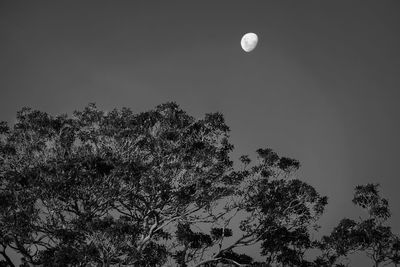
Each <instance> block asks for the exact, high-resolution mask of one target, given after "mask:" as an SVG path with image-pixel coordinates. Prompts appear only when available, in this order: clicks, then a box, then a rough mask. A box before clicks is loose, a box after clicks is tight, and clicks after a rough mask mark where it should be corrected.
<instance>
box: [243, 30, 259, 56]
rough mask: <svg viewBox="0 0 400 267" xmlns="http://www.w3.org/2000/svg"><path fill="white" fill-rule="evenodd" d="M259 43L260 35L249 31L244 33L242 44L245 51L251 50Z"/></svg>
mask: <svg viewBox="0 0 400 267" xmlns="http://www.w3.org/2000/svg"><path fill="white" fill-rule="evenodd" d="M257 43H258V36H257V34H255V33H252V32H249V33H246V34H245V35H243V37H242V40H241V41H240V45H241V46H242V48H243V50H244V51H245V52H251V51H253V50H254V48H256V46H257Z"/></svg>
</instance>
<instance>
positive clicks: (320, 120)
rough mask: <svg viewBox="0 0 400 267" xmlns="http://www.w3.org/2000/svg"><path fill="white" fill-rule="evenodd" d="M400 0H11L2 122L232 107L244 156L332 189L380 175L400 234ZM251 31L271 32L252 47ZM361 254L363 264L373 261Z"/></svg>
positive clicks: (347, 213) (229, 112)
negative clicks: (43, 115) (290, 168)
mask: <svg viewBox="0 0 400 267" xmlns="http://www.w3.org/2000/svg"><path fill="white" fill-rule="evenodd" d="M399 13H400V2H399V1H389V0H387V1H365V0H363V1H232V0H229V1H158V2H156V1H151V0H146V1H47V2H45V1H15V0H13V1H7V0H6V1H1V2H0V120H7V121H9V122H13V121H14V118H15V115H16V111H17V110H19V109H20V108H21V107H23V106H30V107H33V108H37V109H40V110H43V111H47V112H49V113H51V114H59V113H66V112H68V113H69V112H71V111H73V110H75V109H81V108H83V107H84V106H85V105H86V104H87V103H89V102H96V103H97V104H98V106H99V107H100V108H102V109H105V110H111V109H112V108H114V107H117V108H120V107H123V106H127V107H130V108H132V109H133V110H134V111H137V112H140V111H144V110H148V109H151V108H153V107H154V106H156V105H157V104H160V103H163V102H166V101H171V100H172V101H176V102H177V103H178V104H179V105H180V106H181V107H182V108H183V109H184V110H187V111H188V112H189V113H190V114H191V115H194V116H195V117H201V116H203V114H204V113H207V112H214V111H220V112H222V113H223V114H224V115H225V117H226V120H227V123H228V125H229V126H230V127H231V130H232V135H231V137H232V138H231V141H232V143H233V144H234V145H235V148H236V149H235V152H234V154H233V156H234V157H236V158H237V157H238V156H239V155H240V154H250V155H251V154H253V153H254V151H255V150H256V149H257V148H259V147H271V148H273V149H275V150H276V151H277V152H279V153H281V154H283V155H286V156H291V157H294V158H296V159H298V160H300V162H301V163H302V166H303V167H302V171H301V172H300V174H301V176H303V177H304V179H305V180H306V181H308V182H309V183H311V184H312V185H314V186H315V187H316V188H317V189H318V191H320V192H321V193H322V194H326V195H327V196H328V197H329V206H328V208H327V210H326V213H325V215H324V217H323V219H322V221H321V223H322V226H323V228H322V231H323V232H327V231H330V230H331V229H332V227H333V226H334V225H335V224H337V222H338V221H339V220H340V219H341V218H343V217H351V218H355V217H356V216H358V215H359V214H360V212H359V210H358V209H356V208H354V207H353V206H352V203H351V199H352V192H353V188H354V186H355V185H357V184H364V183H367V182H378V183H380V184H381V185H382V193H383V195H384V196H386V197H387V198H388V199H389V202H390V204H391V209H392V211H393V219H392V225H393V228H394V230H395V232H397V233H399V232H400V204H399V203H400V194H399V185H400V182H399V173H398V165H399V164H398V162H399V151H400V139H399V136H400V123H399V121H400V120H399V119H400V105H399V103H398V102H399V99H400V92H399V90H400V34H399V33H400V16H399ZM246 32H255V33H257V34H258V36H259V43H258V47H257V48H256V49H255V50H254V51H253V52H251V53H245V52H243V51H242V50H241V48H240V38H241V37H242V35H243V34H244V33H246ZM364 264H365V261H363V260H362V259H359V260H358V261H357V263H356V262H354V263H353V265H352V266H364Z"/></svg>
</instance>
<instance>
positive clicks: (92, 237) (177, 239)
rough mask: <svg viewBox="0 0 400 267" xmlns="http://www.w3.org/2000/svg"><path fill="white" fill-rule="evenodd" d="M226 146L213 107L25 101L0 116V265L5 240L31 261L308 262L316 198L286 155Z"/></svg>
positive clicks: (321, 200)
mask: <svg viewBox="0 0 400 267" xmlns="http://www.w3.org/2000/svg"><path fill="white" fill-rule="evenodd" d="M232 149H233V146H232V144H230V143H229V127H228V126H227V125H226V124H225V122H224V118H223V116H222V115H221V114H219V113H212V114H206V115H205V117H204V118H202V119H195V118H193V117H192V116H189V115H188V114H187V113H186V112H184V111H183V110H181V109H180V108H179V107H178V106H177V105H176V104H175V103H166V104H162V105H159V106H157V107H156V108H155V109H153V110H150V111H147V112H143V113H139V114H134V113H133V112H132V111H131V110H130V109H127V108H123V109H122V110H113V111H111V112H109V113H106V112H103V111H100V110H98V109H97V108H96V106H95V105H94V104H90V105H89V106H87V107H86V108H84V109H83V110H82V111H76V112H74V113H73V116H71V117H69V116H67V115H60V116H55V117H54V116H51V115H49V114H47V113H45V112H41V111H36V110H31V109H28V108H24V109H22V110H21V111H19V112H18V113H17V122H16V123H15V124H14V125H13V126H11V127H10V126H8V125H7V124H6V123H1V124H0V163H1V165H0V166H1V167H0V180H1V188H0V208H1V210H0V233H1V236H0V245H1V247H0V249H1V250H0V255H2V256H1V257H2V260H3V261H2V264H3V265H7V264H8V265H10V266H15V265H14V264H13V263H12V262H11V260H10V259H9V256H8V254H7V253H8V252H9V251H10V249H13V250H15V251H17V252H18V253H19V254H20V255H21V257H23V258H24V261H26V262H27V264H30V265H39V264H40V265H42V266H112V265H120V266H123V265H125V266H161V265H164V266H168V265H172V266H216V265H217V264H231V265H235V266H244V265H248V264H253V265H254V266H256V265H258V266H260V265H261V264H260V263H256V262H254V260H253V259H252V258H251V257H249V256H248V255H245V254H243V253H242V252H243V250H241V249H243V247H252V246H254V245H259V246H261V251H260V254H261V256H262V257H263V258H264V259H265V262H264V265H270V266H273V265H278V264H280V265H285V266H313V264H314V263H312V262H310V261H309V260H308V259H307V257H306V256H305V255H306V251H307V250H309V249H311V248H315V240H312V238H311V232H312V231H314V229H316V226H317V225H316V223H317V220H318V218H319V217H320V216H321V215H322V213H323V210H324V207H325V205H326V204H327V198H326V197H324V196H321V195H320V194H319V193H318V192H317V191H316V190H315V189H314V188H313V187H312V186H311V185H309V184H307V183H305V182H303V181H301V180H299V179H298V178H296V176H295V173H296V171H297V170H298V168H299V167H300V164H299V162H298V161H297V160H294V159H291V158H287V157H281V156H279V155H278V154H277V153H275V152H274V151H273V150H271V149H259V150H257V153H256V158H255V159H253V160H252V159H251V158H250V157H249V156H242V157H240V162H241V163H240V164H239V165H240V166H238V167H235V166H234V165H233V162H232V160H231V159H230V157H229V153H230V152H231V151H232ZM392 251H395V248H393V249H392ZM397 251H398V250H397ZM396 255H398V254H396ZM391 257H392V258H393V257H395V253H392V254H391Z"/></svg>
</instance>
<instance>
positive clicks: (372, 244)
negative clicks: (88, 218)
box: [321, 184, 399, 267]
mask: <svg viewBox="0 0 400 267" xmlns="http://www.w3.org/2000/svg"><path fill="white" fill-rule="evenodd" d="M353 203H354V204H355V205H357V206H359V207H361V208H363V209H364V210H365V211H366V214H367V216H366V218H360V219H359V221H354V220H351V219H347V218H346V219H343V220H342V221H340V223H339V225H338V226H337V227H336V228H335V229H334V230H333V232H332V233H331V234H330V236H326V237H324V238H323V241H322V246H321V247H322V249H323V250H324V251H325V256H326V255H327V254H326V253H328V254H329V251H330V256H331V260H332V261H331V262H335V261H336V260H338V259H339V258H340V257H347V256H348V255H349V254H351V253H354V252H362V253H364V254H365V255H366V256H367V257H368V258H370V259H371V260H372V262H373V264H374V265H373V266H374V267H378V266H381V265H382V264H389V263H393V264H398V262H399V249H398V248H399V238H398V237H397V236H396V235H395V234H394V233H392V231H391V227H390V226H388V225H387V220H388V219H389V218H390V210H389V203H388V201H387V199H385V198H382V197H381V196H380V195H379V185H378V184H367V185H362V186H357V187H356V188H355V193H354V198H353ZM327 258H329V257H325V259H327Z"/></svg>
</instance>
